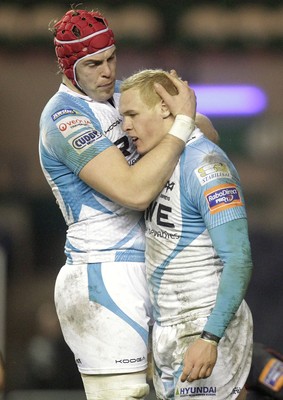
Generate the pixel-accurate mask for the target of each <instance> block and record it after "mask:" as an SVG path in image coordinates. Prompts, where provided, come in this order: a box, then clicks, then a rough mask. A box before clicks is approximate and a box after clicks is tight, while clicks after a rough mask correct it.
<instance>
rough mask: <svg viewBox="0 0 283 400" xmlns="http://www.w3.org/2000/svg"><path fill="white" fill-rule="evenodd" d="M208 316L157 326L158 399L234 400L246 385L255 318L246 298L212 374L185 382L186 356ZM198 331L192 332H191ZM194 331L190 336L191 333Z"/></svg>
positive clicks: (154, 334) (155, 352)
mask: <svg viewBox="0 0 283 400" xmlns="http://www.w3.org/2000/svg"><path fill="white" fill-rule="evenodd" d="M205 322H206V318H199V319H197V320H194V321H188V322H185V323H183V324H178V325H173V326H166V327H161V326H158V325H157V324H155V325H154V328H153V356H154V362H155V369H154V377H153V381H154V386H155V390H156V394H157V399H162V400H169V399H170V400H171V399H175V400H177V399H181V400H189V399H190V400H191V399H193V400H216V399H217V400H226V399H227V400H228V399H229V400H233V399H236V398H237V397H238V395H239V393H240V391H241V390H242V388H243V387H244V385H245V383H246V380H247V377H248V375H249V371H250V367H251V359H252V341H253V322H252V316H251V312H250V310H249V307H248V306H247V304H246V303H245V302H243V303H242V304H241V306H240V308H239V310H238V312H237V313H236V315H235V317H234V318H233V320H232V321H231V322H230V324H229V326H228V328H227V329H226V331H225V335H224V336H223V338H222V339H221V340H220V342H219V345H218V357H217V362H216V364H215V367H214V369H213V371H212V374H211V376H210V377H209V378H206V379H199V380H196V381H194V382H187V381H186V382H181V381H180V376H181V373H182V370H183V357H184V354H185V351H186V349H187V347H188V346H189V345H190V344H191V343H192V342H194V341H195V340H196V339H197V338H198V337H199V334H200V333H201V331H202V330H203V326H204V324H205ZM192 331H195V335H194V334H193V335H192V336H191V332H192ZM188 332H190V336H188Z"/></svg>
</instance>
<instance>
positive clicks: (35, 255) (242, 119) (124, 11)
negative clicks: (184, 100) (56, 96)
mask: <svg viewBox="0 0 283 400" xmlns="http://www.w3.org/2000/svg"><path fill="white" fill-rule="evenodd" d="M69 4H70V2H66V1H59V0H57V1H56V0H53V1H52V0H49V1H48V2H44V1H38V0H37V1H35V0H34V1H31V0H30V1H28V0H26V1H24V0H17V1H10V0H1V2H0V49H1V55H0V72H1V73H0V85H1V108H0V116H1V117H0V130H1V131H0V135H1V147H0V159H1V168H0V193H1V197H0V245H1V247H2V250H3V252H2V255H3V257H2V259H3V260H5V261H6V262H3V261H2V263H1V262H0V265H1V266H0V281H1V286H0V295H1V298H0V300H1V303H0V304H1V307H0V310H1V312H0V323H1V325H0V350H1V351H2V352H3V354H4V359H5V366H6V395H7V399H9V400H10V399H15V400H16V399H18V398H20V399H21V400H24V397H23V392H21V395H19V396H20V397H17V393H18V392H17V391H21V390H23V389H25V390H26V389H43V388H45V387H49V388H50V389H63V388H64V387H65V388H68V389H72V388H73V389H78V388H80V386H79V383H78V380H77V376H76V370H75V366H74V365H73V361H72V356H71V355H70V354H69V353H68V350H66V349H65V346H64V343H62V342H61V339H60V332H59V331H58V326H57V322H56V319H55V320H54V319H53V317H54V309H53V303H52V302H53V286H54V279H55V277H56V275H57V272H58V269H59V268H60V266H61V265H62V264H63V262H64V254H63V245H64V235H65V225H64V222H63V219H62V217H61V214H60V212H59V209H58V208H57V205H56V204H55V201H54V198H53V196H52V194H51V193H50V189H49V187H48V186H47V183H46V182H45V180H44V178H43V175H42V172H41V170H40V167H39V160H38V151H37V146H38V121H39V117H40V113H41V111H42V108H43V107H44V105H45V103H46V101H47V100H48V99H49V97H50V96H51V95H52V94H53V93H54V92H55V91H56V90H57V87H58V85H59V82H60V76H59V75H58V74H57V65H56V62H55V56H54V52H53V45H52V37H51V34H50V33H49V32H48V23H49V21H51V20H52V19H54V18H60V17H61V15H62V14H63V13H64V12H65V11H66V9H67V8H68V7H69ZM82 7H87V8H98V9H100V10H101V11H103V12H105V15H106V16H107V19H108V21H109V23H110V26H111V27H112V29H113V30H114V32H115V34H116V40H117V46H118V78H123V77H125V76H127V75H129V74H130V73H132V72H135V71H136V70H138V69H140V68H146V67H161V68H164V69H171V68H175V69H176V70H177V71H178V72H179V74H180V75H181V76H182V77H183V78H184V79H187V80H188V81H189V82H190V83H191V84H207V85H210V84H217V85H228V84H235V85H240V84H250V85H254V86H257V87H259V88H261V89H262V90H263V91H264V92H265V93H266V95H267V99H268V103H267V108H266V109H265V110H264V111H263V112H262V113H260V114H257V115H250V116H233V115H229V116H219V115H218V116H215V115H209V116H210V118H211V119H212V120H213V123H214V125H215V126H216V128H217V129H218V131H219V133H220V136H221V146H222V147H223V148H224V150H226V151H227V153H228V154H229V156H230V158H231V159H232V160H233V162H234V163H235V165H236V166H237V169H238V171H239V173H240V175H241V179H242V185H243V188H244V192H245V197H246V202H247V211H248V218H249V226H250V237H251V244H252V250H253V259H254V265H255V268H254V273H253V278H252V282H251V284H250V287H249V291H248V294H247V301H248V303H249V305H250V307H251V309H252V312H253V316H254V324H255V332H254V337H255V340H256V341H258V342H262V343H265V344H267V345H268V346H272V347H274V348H276V349H277V350H278V351H280V352H283V333H282V332H283V318H282V305H283V300H282V281H283V279H282V278H283V268H282V255H283V250H282V247H283V240H282V239H283V213H282V210H281V208H282V203H283V180H282V171H283V169H282V156H283V113H282V111H283V107H282V94H283V79H282V77H283V51H282V50H283V4H282V1H279V0H277V1H275V0H274V1H272V0H269V1H268V0H266V1H239V0H238V1H229V0H226V1H224V0H223V1H214V2H213V3H212V2H210V1H202V0H198V1H197V2H196V1H182V0H176V1H175V2H172V1H169V0H155V1H154V2H152V1H150V0H148V1H122V0H116V1H115V0H112V1H110V0H108V1H106V0H105V1H103V2H102V1H97V2H95V1H85V2H84V3H83V5H82ZM214 101H216V99H213V98H212V99H211V102H214ZM0 256H1V253H0ZM0 259H1V257H0ZM5 265H6V266H7V270H6V269H5V267H4V266H5ZM54 360H57V366H59V368H57V369H56V361H54ZM67 360H68V361H67ZM67 365H69V367H68V366H67ZM58 376H60V379H59V378H58ZM13 396H14V397H13ZM36 396H37V399H42V400H43V399H45V397H39V396H38V395H36ZM28 398H29V400H31V399H32V395H31V394H30V393H29V397H28ZM61 398H62V397H61ZM71 398H72V397H71V394H70V393H69V397H68V399H69V400H71ZM76 398H77V399H78V397H76ZM52 399H53V400H54V399H55V397H54V396H53V397H52ZM55 400H56V399H55Z"/></svg>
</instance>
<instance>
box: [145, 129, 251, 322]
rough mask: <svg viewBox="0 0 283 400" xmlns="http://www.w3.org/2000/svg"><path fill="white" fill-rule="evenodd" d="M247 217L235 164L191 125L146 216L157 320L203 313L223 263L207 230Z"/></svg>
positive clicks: (211, 300)
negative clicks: (189, 134) (175, 162)
mask: <svg viewBox="0 0 283 400" xmlns="http://www.w3.org/2000/svg"><path fill="white" fill-rule="evenodd" d="M242 218H246V211H245V207H244V200H243V194H242V190H241V186H240V180H239V176H238V173H237V171H236V169H235V168H234V166H233V164H232V163H231V161H230V160H229V159H228V158H227V156H226V155H225V153H224V152H223V151H222V150H221V149H220V148H219V147H218V146H217V145H215V144H214V143H212V142H210V141H209V140H208V139H207V138H205V137H204V136H203V135H202V134H201V132H200V131H199V130H198V129H196V130H195V134H194V138H193V139H192V140H191V141H190V142H189V143H188V144H187V146H186V148H185V150H184V152H183V153H182V155H181V158H180V161H179V163H178V165H177V167H176V168H175V171H174V173H173V175H172V176H171V178H170V180H169V181H168V182H167V184H166V186H165V188H164V189H163V191H162V192H161V193H160V195H159V197H158V198H157V199H156V200H155V201H154V202H152V204H151V206H150V207H149V208H148V210H147V211H146V214H145V219H146V266H147V275H148V282H149V288H150V296H151V301H152V304H153V306H154V319H155V320H157V322H158V323H159V324H160V325H164V326H166V325H171V324H176V323H180V322H184V321H186V320H190V321H193V320H194V319H197V318H202V317H204V318H206V317H207V316H208V315H209V314H210V312H211V309H212V308H213V307H214V304H215V299H216V295H217V290H218V286H219V280H220V273H221V271H222V269H223V265H222V262H221V260H220V259H219V257H218V256H217V254H216V252H215V250H214V248H213V245H212V241H211V238H210V235H209V232H208V230H210V229H213V228H216V227H221V225H222V226H223V224H224V223H225V222H230V221H232V220H235V219H242Z"/></svg>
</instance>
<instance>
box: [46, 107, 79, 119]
mask: <svg viewBox="0 0 283 400" xmlns="http://www.w3.org/2000/svg"><path fill="white" fill-rule="evenodd" d="M66 114H77V111H76V110H74V109H71V108H63V109H62V110H58V111H56V112H55V113H54V114H52V116H51V117H52V119H53V121H56V119H58V118H60V117H62V115H66Z"/></svg>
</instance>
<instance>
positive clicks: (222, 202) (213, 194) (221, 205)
mask: <svg viewBox="0 0 283 400" xmlns="http://www.w3.org/2000/svg"><path fill="white" fill-rule="evenodd" d="M204 195H205V197H206V200H207V203H208V206H209V209H210V212H211V214H215V213H217V212H219V211H222V210H224V209H227V208H231V207H236V206H242V205H243V203H242V199H241V195H240V193H239V190H238V189H237V187H236V185H234V184H223V185H218V186H214V187H213V188H211V189H209V190H206V191H205V192H204Z"/></svg>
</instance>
